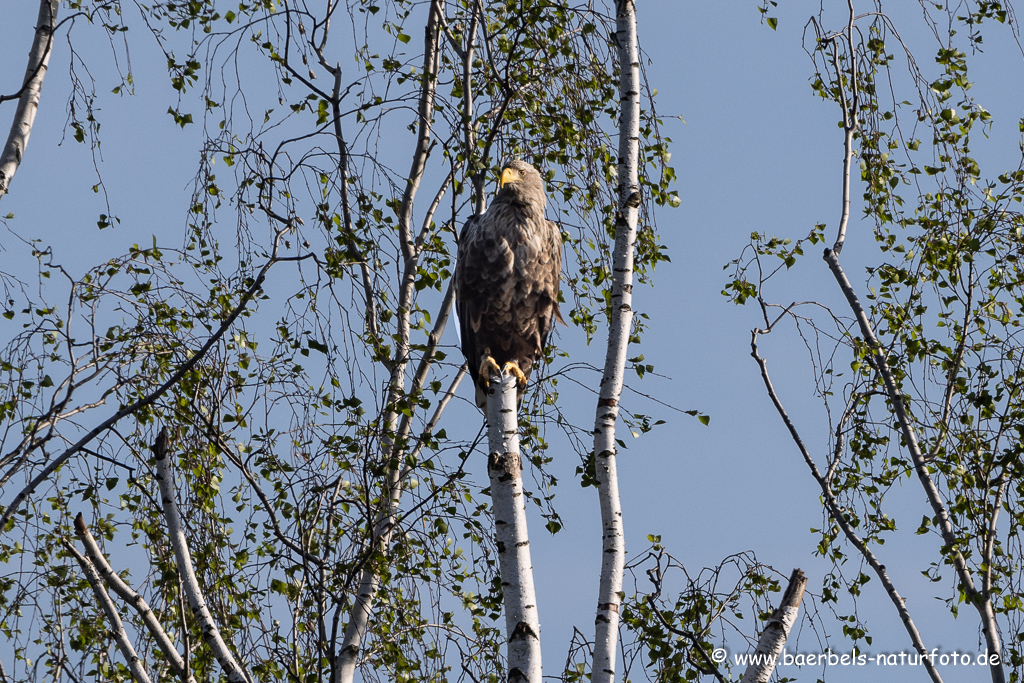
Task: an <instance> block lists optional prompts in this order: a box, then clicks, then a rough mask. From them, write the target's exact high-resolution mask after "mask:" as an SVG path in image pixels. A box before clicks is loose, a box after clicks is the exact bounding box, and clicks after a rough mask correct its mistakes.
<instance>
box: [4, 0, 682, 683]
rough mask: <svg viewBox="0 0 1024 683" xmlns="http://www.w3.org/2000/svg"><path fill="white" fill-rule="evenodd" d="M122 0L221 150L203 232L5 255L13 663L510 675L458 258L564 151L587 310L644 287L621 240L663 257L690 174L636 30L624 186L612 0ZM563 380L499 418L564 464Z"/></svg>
mask: <svg viewBox="0 0 1024 683" xmlns="http://www.w3.org/2000/svg"><path fill="white" fill-rule="evenodd" d="M104 7H106V8H107V9H108V10H110V11H111V15H110V16H106V15H105V17H106V18H107V19H110V21H109V23H106V24H105V25H104V27H105V29H106V30H108V31H110V32H111V33H116V34H118V35H120V34H124V35H128V36H133V35H136V34H139V33H143V32H146V33H148V34H149V36H148V37H146V39H145V41H142V40H138V41H136V42H134V43H133V50H134V52H133V59H135V60H138V59H140V58H141V57H140V54H141V53H140V52H139V50H140V49H142V50H145V49H155V50H157V51H158V53H159V59H160V60H161V61H162V62H163V63H165V64H166V65H167V69H168V75H169V86H170V87H169V88H168V90H167V95H166V96H167V97H168V99H169V101H170V104H169V107H168V115H169V117H170V118H171V120H172V121H173V122H174V123H175V124H177V125H178V126H179V127H180V128H181V129H183V131H184V133H183V134H185V133H191V132H192V131H193V130H194V129H196V128H200V129H201V130H202V135H201V138H202V144H201V149H199V150H198V152H199V165H198V170H197V172H196V173H195V176H194V178H193V180H192V198H191V201H190V202H189V205H188V207H187V217H186V219H185V222H184V225H183V230H182V231H181V232H180V233H177V234H173V233H172V234H159V235H154V236H153V238H152V239H151V240H150V241H149V243H146V242H143V244H142V245H141V246H140V244H132V245H131V246H130V247H128V248H127V250H126V253H124V254H121V255H112V256H110V257H109V258H104V259H103V261H102V262H101V263H95V264H82V263H79V262H76V261H74V260H73V259H72V260H71V261H67V260H65V259H66V258H67V256H66V255H64V252H62V251H61V249H60V248H59V245H56V247H57V248H51V247H49V246H48V245H40V244H37V243H34V242H32V241H31V240H30V239H27V238H28V237H30V234H31V227H29V228H28V229H27V231H28V234H27V235H26V241H25V244H26V250H28V251H29V253H30V254H31V255H32V256H33V257H35V258H34V259H33V260H31V261H29V262H33V263H37V264H38V273H36V276H37V277H38V280H39V282H40V283H41V284H40V286H38V287H27V286H21V285H23V284H24V283H25V282H27V281H28V279H29V278H28V277H26V276H25V275H24V273H23V272H17V273H16V274H14V275H10V276H9V277H8V278H7V279H5V281H4V282H5V285H7V291H8V293H9V294H10V296H9V297H8V298H7V299H6V301H7V303H6V305H5V308H4V317H5V318H7V319H8V320H10V321H11V327H9V328H7V329H11V330H15V329H18V330H20V331H19V332H17V333H11V335H10V337H9V338H8V339H7V340H6V343H7V345H6V347H5V350H4V352H3V359H4V360H3V364H2V368H0V370H2V373H3V376H2V379H0V389H2V391H3V397H4V398H3V401H2V402H0V419H2V424H3V428H2V429H3V431H2V434H3V437H2V438H3V447H2V449H0V453H2V460H0V464H2V473H0V476H2V478H0V483H2V485H3V491H4V494H3V498H4V500H3V507H2V509H0V529H2V530H3V531H2V534H3V535H2V538H0V561H2V562H4V563H5V565H6V566H11V567H18V570H17V571H16V572H14V573H13V574H11V575H10V576H9V577H7V578H4V579H3V582H2V584H0V610H3V613H4V614H5V615H7V617H5V619H6V621H5V622H4V623H5V629H6V631H5V633H4V635H5V638H6V639H7V643H8V644H9V648H10V650H9V651H10V652H11V655H10V659H7V662H6V663H5V670H4V673H3V677H4V678H10V679H11V680H17V681H22V680H36V679H39V678H53V679H62V680H63V679H67V680H72V681H73V680H80V679H82V678H87V677H90V676H101V677H103V678H105V679H114V680H122V679H123V680H127V679H129V678H133V679H135V680H145V678H146V677H148V678H149V679H150V680H158V679H159V678H161V677H167V676H171V677H174V678H178V679H180V680H182V681H183V683H186V682H188V681H193V680H194V681H203V680H210V679H213V678H217V677H220V676H222V675H223V676H226V677H227V678H228V679H229V680H241V681H255V680H265V679H270V678H286V677H287V678H294V679H307V680H325V679H329V680H331V681H351V680H353V679H354V678H355V676H357V675H358V676H359V677H361V679H362V680H367V681H368V680H377V679H387V680H431V679H438V680H439V679H441V678H446V677H454V678H458V679H460V680H461V679H474V680H483V679H493V678H505V677H507V676H511V673H512V672H511V667H512V666H513V659H512V658H511V657H510V658H509V659H508V660H506V658H505V656H504V655H503V652H502V646H503V644H504V643H505V642H506V641H508V642H512V641H513V640H514V638H513V637H512V636H513V634H510V633H507V632H505V630H504V629H502V628H500V627H499V626H498V625H497V624H498V620H499V617H500V615H501V613H502V610H503V609H505V610H509V609H510V607H509V605H510V602H509V596H508V595H504V594H503V587H502V584H501V582H500V581H499V580H498V562H497V553H495V552H494V549H495V547H494V543H495V542H494V536H493V534H494V531H493V522H494V519H493V517H494V516H495V515H497V514H498V511H497V510H494V511H493V512H492V510H491V508H490V507H489V506H488V505H487V504H486V502H485V501H484V500H481V499H480V492H481V489H482V488H484V487H485V485H482V484H481V483H479V482H476V481H474V478H473V476H472V474H471V470H472V469H473V466H472V459H473V458H477V459H479V460H480V462H483V461H484V460H486V455H485V454H484V453H483V452H482V449H480V448H479V442H480V438H481V434H480V431H479V430H478V429H476V428H474V427H472V426H471V427H469V428H466V425H472V424H473V423H475V424H476V425H478V426H482V424H483V417H482V416H480V415H479V413H478V412H477V411H476V410H475V409H474V408H473V407H472V405H471V404H469V403H468V402H467V401H465V400H464V399H462V398H460V392H459V386H460V384H461V380H462V378H463V377H464V376H465V370H464V368H463V367H462V363H461V358H460V357H459V356H458V352H457V351H456V350H455V347H456V340H455V339H454V337H453V335H452V333H451V332H450V331H449V332H448V334H447V335H446V334H445V331H446V329H448V327H449V325H448V323H449V318H450V314H451V309H452V288H451V272H452V263H451V259H452V254H453V253H454V251H453V249H454V247H455V239H456V235H457V232H458V228H459V227H460V226H461V224H462V222H463V221H464V220H465V219H466V218H467V217H468V216H469V215H470V214H471V213H472V212H474V211H479V210H480V208H481V207H482V205H483V204H484V203H485V200H486V193H487V192H489V191H490V189H489V188H490V183H491V182H492V179H493V177H494V176H493V172H494V171H495V170H496V169H497V168H499V167H500V162H501V160H502V159H505V158H508V157H510V156H523V157H525V158H526V159H527V160H528V161H530V162H531V163H533V164H534V165H536V166H537V167H539V168H543V169H545V179H546V182H547V184H548V188H549V191H550V194H551V200H552V205H553V207H554V210H555V211H556V213H557V215H558V216H559V217H560V220H561V224H562V229H563V239H564V240H565V242H566V244H567V245H568V246H569V247H570V249H568V250H567V253H570V254H571V255H572V256H571V258H570V264H569V266H568V267H567V268H565V270H564V272H566V273H567V278H566V282H565V285H564V293H565V295H566V298H567V302H566V305H567V307H568V308H570V309H571V311H570V319H571V321H572V322H573V323H574V325H575V329H576V330H579V333H580V334H582V335H583V336H586V337H591V336H595V335H597V334H598V332H599V330H601V329H602V328H603V326H604V325H605V323H606V322H607V321H608V319H609V316H614V315H618V313H617V312H616V310H619V311H621V308H622V307H621V305H619V306H618V307H616V306H613V307H611V308H610V309H609V308H608V307H606V297H605V288H606V287H607V286H608V283H609V282H611V280H612V277H611V274H612V272H613V270H614V269H615V268H616V266H615V265H614V264H615V263H618V262H619V261H620V260H621V259H623V258H627V257H628V256H632V257H633V258H634V259H635V264H634V266H633V268H634V270H635V271H636V273H637V275H638V277H639V279H640V281H642V280H643V279H644V278H646V277H648V276H649V275H650V273H651V270H652V269H653V267H654V265H655V264H656V263H658V262H659V261H661V260H664V259H665V256H664V254H663V252H662V249H661V247H660V244H659V243H658V240H657V237H656V235H655V232H654V227H653V220H652V217H651V214H650V207H651V206H652V205H654V204H659V203H660V204H664V203H669V202H673V203H675V202H676V200H675V199H674V195H672V193H671V190H670V183H671V180H672V177H673V175H672V172H671V169H670V168H668V167H666V166H665V165H664V163H665V160H666V159H667V155H665V154H664V151H665V145H666V141H664V140H661V139H660V138H659V136H658V129H657V122H656V120H655V119H654V118H653V117H654V114H653V112H652V110H651V109H649V108H648V109H647V110H646V112H644V113H640V112H639V111H638V110H637V107H636V105H637V103H638V102H639V99H640V97H641V95H642V94H643V92H644V91H643V89H642V88H641V87H640V85H639V84H638V81H637V80H636V76H635V70H636V69H635V65H636V62H637V59H636V55H635V44H636V41H635V28H633V29H632V36H633V38H632V39H631V40H632V44H633V45H634V48H633V52H634V54H633V56H631V57H630V62H629V65H630V72H631V74H632V78H633V80H632V81H631V85H629V86H628V87H629V89H630V92H631V93H632V95H631V96H632V97H633V99H634V102H633V104H632V107H633V108H632V110H631V112H632V113H630V114H629V115H628V116H627V117H624V119H623V120H628V122H629V125H630V131H631V132H630V136H631V138H632V141H631V144H633V145H634V146H636V145H639V151H638V153H635V154H634V155H633V157H632V160H631V161H630V162H629V164H631V166H632V170H631V171H628V172H627V171H626V167H625V166H623V169H622V171H620V175H619V177H621V178H625V177H627V176H628V177H630V178H632V180H631V183H630V189H631V194H630V195H629V196H628V197H627V199H626V200H625V202H624V203H623V201H624V200H622V199H621V198H620V197H619V194H620V193H619V190H618V188H617V187H616V181H615V177H616V173H615V171H614V169H615V166H616V155H615V152H614V151H613V150H614V148H615V145H614V143H613V137H612V136H613V135H615V134H616V133H617V131H618V125H619V121H618V114H619V109H618V104H617V88H616V85H618V84H619V83H618V81H619V77H618V71H617V69H616V67H615V64H616V63H617V61H616V60H617V59H618V50H619V44H618V43H616V42H615V38H614V36H615V35H616V33H617V32H619V31H618V29H616V27H615V19H614V17H613V16H612V15H611V14H610V13H609V12H608V11H607V8H605V7H603V6H600V5H597V4H581V5H579V6H576V7H571V8H569V7H564V6H560V5H559V6H555V5H550V4H547V3H540V2H526V3H521V2H509V3H493V2H488V3H481V2H461V1H455V2H453V1H449V0H431V1H430V2H425V3H413V2H407V1H405V0H390V1H388V2H376V3H374V2H370V1H369V0H354V1H353V2H350V3H347V4H338V3H334V2H327V3H325V4H324V5H320V6H317V7H315V8H314V7H312V6H310V5H309V4H307V3H301V2H299V3H293V2H275V1H273V0H260V1H258V2H243V3H230V4H226V3H219V2H213V1H210V0H207V1H204V2H189V3H184V4H182V3H153V4H150V5H146V6H142V5H139V6H136V7H135V8H134V9H133V12H138V13H139V14H137V15H135V16H141V23H139V24H137V25H136V24H134V23H133V22H134V21H135V20H134V19H132V18H131V17H130V16H129V15H128V12H122V11H121V10H122V9H123V8H121V6H120V5H119V4H116V3H104ZM624 7H627V6H625V5H624ZM628 7H631V5H629V6H628ZM124 9H126V8H124ZM624 35H625V34H624ZM353 38H354V39H353ZM143 42H144V47H143V46H142V44H143ZM620 42H621V39H620ZM88 56H89V55H84V56H83V55H78V56H77V58H83V57H88ZM73 59H74V58H73ZM39 71H40V72H41V71H42V69H40V70H39ZM114 71H115V75H114V76H113V78H114V81H115V83H122V82H129V83H130V82H134V78H133V76H132V74H131V73H129V74H127V77H123V76H122V75H121V74H118V73H116V69H115V70H114ZM115 89H116V88H115ZM97 97H99V96H98V95H97ZM70 125H71V126H72V129H73V131H74V133H75V135H74V136H73V137H75V138H76V139H78V140H79V141H84V142H88V135H84V134H83V135H79V134H78V133H79V132H81V131H82V130H84V129H81V128H79V127H77V126H80V125H81V123H80V122H79V121H78V120H77V119H76V118H72V120H71V122H70ZM88 132H89V135H92V134H94V133H98V126H97V127H94V128H89V129H88ZM396 169H400V170H396ZM640 196H642V197H643V202H642V203H641V202H639V197H640ZM634 197H635V198H634ZM637 204H639V206H637ZM621 210H625V211H626V212H627V213H629V214H630V216H631V218H630V219H629V220H630V221H631V224H632V225H633V226H634V227H633V228H632V230H633V231H634V232H633V236H628V237H627V238H625V239H627V241H625V242H623V244H625V247H624V248H626V249H627V250H628V252H630V253H629V254H627V255H623V254H622V253H621V249H620V253H619V254H618V255H616V256H615V257H614V259H613V254H612V252H613V246H612V244H613V238H616V239H623V238H622V237H621V235H620V234H618V233H621V232H622V231H620V230H619V229H618V228H617V223H618V220H619V218H618V214H619V213H620V212H621ZM638 213H639V220H638V218H637V215H638ZM111 215H113V213H111ZM104 220H105V219H101V226H100V227H106V225H112V224H115V223H116V222H115V221H113V220H112V219H111V220H109V221H106V225H104V224H103V222H104ZM12 229H13V230H15V234H17V232H16V231H17V228H16V227H15V228H12ZM634 250H635V253H633V252H634ZM23 253H24V252H22V255H23ZM6 270H7V269H5V271H6ZM5 277H6V276H5ZM616 296H617V295H616ZM626 303H627V304H628V302H626ZM19 326H20V327H19ZM615 329H616V331H617V333H618V334H619V335H620V336H621V334H622V331H623V330H626V331H628V332H629V333H630V334H633V335H636V334H638V330H637V329H636V328H633V329H630V326H629V322H628V318H627V319H626V323H625V326H623V324H622V323H621V322H619V323H616V324H615ZM616 358H617V360H616V361H615V362H616V363H618V364H619V365H620V367H619V368H618V370H617V371H616V370H610V372H612V373H613V374H615V373H616V372H617V374H618V376H619V377H621V374H622V369H621V364H622V363H624V362H625V361H624V355H623V353H622V352H621V351H617V355H616ZM551 361H552V363H555V362H557V360H556V356H555V355H554V353H553V352H552V355H551ZM557 377H558V372H557V368H556V369H555V371H552V372H550V373H543V374H542V375H541V377H540V379H539V381H538V383H537V386H535V387H531V392H530V395H529V397H528V398H527V400H526V401H525V402H524V406H525V410H524V414H523V423H522V424H521V425H518V426H517V428H516V430H512V431H511V432H509V430H506V433H513V434H515V435H517V436H518V437H519V439H520V448H521V462H523V463H524V465H526V466H529V467H532V468H536V471H537V473H538V475H537V476H538V478H539V480H540V482H541V484H542V486H545V485H546V483H545V482H546V481H547V480H546V479H545V474H544V464H545V462H546V461H547V459H548V458H549V457H550V456H549V455H548V451H547V449H548V447H549V441H548V439H547V438H546V437H545V429H546V425H547V424H556V423H558V422H559V421H560V420H561V416H560V414H559V403H558V400H557V389H556V382H557ZM619 381H621V380H619ZM452 411H456V412H457V413H458V414H459V418H458V419H452V418H449V417H448V415H449V414H450V413H451V412H452ZM467 414H469V415H470V416H471V419H466V415H467ZM626 417H629V416H626ZM611 419H612V420H613V421H614V416H612V417H611ZM609 433H611V432H609ZM611 438H614V436H613V433H612V437H611ZM602 454H603V451H602ZM583 455H584V456H585V455H586V454H585V453H584V454H583ZM605 457H606V456H605V455H602V458H605ZM542 513H543V514H545V516H546V517H547V519H548V525H547V526H548V528H549V529H550V530H557V528H558V526H559V524H558V516H557V513H556V512H555V510H554V509H553V508H551V507H550V504H548V503H545V505H544V507H543V508H542ZM613 599H614V598H610V599H609V602H611V601H613ZM454 605H460V606H461V609H453V606H454ZM602 609H604V610H605V611H607V609H608V608H602ZM18 615H20V616H18ZM271 615H272V616H271ZM610 633H612V634H614V628H612V630H611V631H610ZM606 640H607V639H606ZM111 643H116V644H117V646H118V649H116V650H115V649H112V648H111V647H110V645H111ZM614 656H615V654H614V650H613V651H612V653H611V657H612V658H613V659H614ZM5 657H7V655H5ZM539 667H540V662H539V659H538V660H537V661H536V666H535V668H534V669H532V670H531V672H530V673H528V677H529V678H530V680H535V679H536V678H537V677H538V676H539ZM357 672H358V674H357ZM453 672H454V673H453Z"/></svg>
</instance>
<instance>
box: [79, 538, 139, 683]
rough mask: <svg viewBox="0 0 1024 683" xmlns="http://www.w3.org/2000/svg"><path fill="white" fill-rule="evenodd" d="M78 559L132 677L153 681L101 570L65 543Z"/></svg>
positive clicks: (137, 682) (136, 679) (137, 681)
mask: <svg viewBox="0 0 1024 683" xmlns="http://www.w3.org/2000/svg"><path fill="white" fill-rule="evenodd" d="M64 547H65V548H67V550H68V552H70V553H71V554H72V555H73V556H74V557H75V559H76V560H78V564H79V566H81V567H82V571H83V572H85V578H86V579H87V580H88V581H89V586H91V587H92V591H93V593H94V594H95V595H96V600H97V602H99V603H100V607H101V608H103V613H104V614H106V615H107V622H108V627H109V628H110V633H111V635H112V636H113V637H114V642H115V643H117V649H119V650H120V651H121V655H122V656H123V657H124V658H125V660H126V661H127V662H128V668H129V670H131V672H132V678H134V679H135V681H136V683H152V681H151V680H150V678H149V674H147V673H146V669H145V667H144V666H142V660H141V659H139V655H138V654H136V652H135V648H134V647H133V646H132V643H131V641H130V640H128V633H127V632H126V631H125V630H124V624H123V623H122V622H121V615H120V614H118V613H117V606H116V605H114V601H113V600H111V599H110V594H109V593H107V589H106V588H105V587H104V586H103V580H102V579H100V575H99V572H98V571H96V567H95V566H93V564H92V562H90V561H89V559H88V558H87V557H86V556H85V555H83V554H82V553H80V552H79V551H78V548H76V547H74V546H73V545H71V544H70V543H66V544H65V545H64Z"/></svg>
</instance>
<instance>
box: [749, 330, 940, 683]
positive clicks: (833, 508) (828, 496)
mask: <svg viewBox="0 0 1024 683" xmlns="http://www.w3.org/2000/svg"><path fill="white" fill-rule="evenodd" d="M758 333H759V331H758V330H753V331H752V332H751V333H750V355H751V357H752V358H753V359H754V360H755V361H756V362H757V365H758V367H759V368H760V369H761V379H762V380H763V381H764V386H765V389H766V390H767V391H768V397H769V398H770V399H771V400H772V404H773V405H774V406H775V410H776V411H778V413H779V417H781V418H782V422H783V423H784V424H785V425H786V429H788V430H789V435H790V436H791V437H792V439H793V442H794V443H795V444H796V447H797V449H799V451H800V454H801V455H802V456H803V458H804V462H805V463H806V464H807V467H808V468H809V469H810V470H811V476H812V477H814V480H815V481H816V482H818V487H819V488H820V489H821V495H822V500H823V501H824V502H825V508H826V509H827V510H828V514H829V517H830V518H831V519H832V520H833V521H835V523H836V524H838V525H839V528H840V529H842V531H843V535H845V536H846V538H847V540H848V541H850V543H851V544H853V547H855V548H856V549H857V552H859V553H860V554H861V556H862V557H863V558H864V560H865V561H866V562H867V563H868V565H869V566H870V567H871V569H873V570H874V572H875V575H876V576H877V577H878V579H879V581H881V582H882V587H883V588H884V589H885V592H886V593H887V594H888V595H889V600H891V601H892V604H893V605H894V606H895V607H896V611H897V612H898V613H899V615H900V619H902V620H903V627H904V628H905V629H906V631H907V634H908V635H909V636H910V642H911V643H913V645H914V649H915V650H917V652H918V654H920V655H922V658H921V660H922V662H923V663H924V666H925V669H927V671H928V675H929V676H930V677H931V679H932V682H933V683H942V677H941V676H940V675H939V672H938V670H937V669H936V668H935V664H934V662H932V660H931V658H930V657H928V656H926V655H927V654H928V648H927V647H925V645H924V641H922V640H921V634H920V633H919V632H918V630H917V626H916V625H915V624H914V620H913V618H912V617H911V616H910V611H909V610H907V605H906V600H905V599H904V598H903V597H901V596H900V594H899V592H898V591H897V590H896V586H894V585H893V583H892V580H891V579H890V578H889V574H888V573H886V571H885V565H883V564H882V563H881V562H879V561H878V558H877V557H875V554H874V553H873V552H872V551H871V549H870V548H868V546H867V544H866V543H865V542H864V541H863V539H861V537H860V536H858V535H857V533H856V532H855V531H854V530H853V527H852V526H850V521H849V520H848V519H847V518H846V514H845V513H844V512H843V509H842V507H841V506H840V505H839V502H838V501H837V500H836V499H835V496H834V495H833V494H832V487H831V486H829V483H828V481H826V479H825V477H823V476H822V475H821V472H820V471H819V470H818V466H817V465H816V464H815V462H814V459H813V458H811V454H810V453H809V452H808V450H807V447H806V446H805V445H804V441H803V439H802V438H800V433H799V432H798V431H797V430H796V425H794V424H793V421H792V420H790V419H789V414H788V413H787V412H786V409H785V407H783V405H782V401H781V400H780V399H779V396H778V394H777V393H775V387H774V386H773V385H772V380H771V377H769V375H768V364H767V363H766V362H765V360H764V358H762V357H761V354H760V352H759V351H758V348H757V337H758Z"/></svg>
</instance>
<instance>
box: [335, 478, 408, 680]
mask: <svg viewBox="0 0 1024 683" xmlns="http://www.w3.org/2000/svg"><path fill="white" fill-rule="evenodd" d="M403 483H404V482H403V480H402V478H401V477H400V476H399V471H398V470H397V469H396V470H393V471H392V478H391V482H390V485H389V488H388V490H389V491H390V497H389V499H388V507H387V512H386V514H384V515H383V516H382V517H381V518H380V519H379V520H378V521H377V524H376V525H375V527H374V530H373V538H374V546H373V549H372V551H371V554H370V556H369V558H368V559H367V565H366V568H365V569H364V570H363V572H362V574H361V575H360V577H359V588H358V589H357V591H356V597H355V604H354V605H353V607H352V612H351V614H350V615H349V620H348V625H347V626H346V627H345V637H344V640H343V641H342V645H341V650H340V652H339V653H338V661H337V664H336V666H335V668H334V681H335V683H352V680H353V679H354V678H355V675H356V665H357V664H358V663H359V652H360V651H361V650H362V647H363V637H364V636H365V635H366V629H367V627H368V626H369V623H370V614H371V613H372V611H373V601H374V598H375V597H376V596H377V588H378V586H379V584H380V572H379V571H378V569H377V567H376V566H375V565H374V559H373V558H374V556H375V555H377V554H378V553H380V554H386V553H387V550H388V548H389V547H390V546H391V536H392V535H393V534H394V531H395V523H396V521H397V519H398V509H399V504H400V503H401V500H402V492H403V491H404V486H403Z"/></svg>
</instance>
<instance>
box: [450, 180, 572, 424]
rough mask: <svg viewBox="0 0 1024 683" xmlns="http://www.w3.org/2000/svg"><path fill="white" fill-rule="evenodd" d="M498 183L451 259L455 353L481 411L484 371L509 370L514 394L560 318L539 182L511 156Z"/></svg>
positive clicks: (552, 244)
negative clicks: (457, 336)
mask: <svg viewBox="0 0 1024 683" xmlns="http://www.w3.org/2000/svg"><path fill="white" fill-rule="evenodd" d="M499 185H500V189H499V190H498V194H497V195H496V196H495V197H494V201H493V202H492V203H491V206H490V207H489V208H488V209H487V211H485V212H484V213H483V214H480V215H477V216H473V217H471V218H470V219H469V220H468V221H466V224H465V226H463V228H462V232H461V234H460V235H459V245H458V257H457V260H456V264H455V301H456V311H457V312H458V314H459V326H460V332H461V336H462V352H463V353H464V354H465V356H466V360H467V361H469V373H470V375H471V376H472V377H473V383H474V385H475V386H476V403H477V405H478V406H480V408H481V409H483V410H486V407H487V387H488V384H489V377H490V373H491V372H492V371H498V372H504V373H511V374H512V375H514V376H515V377H516V380H517V394H516V398H517V401H520V402H521V401H522V397H523V390H524V389H525V388H526V384H527V382H528V381H529V379H530V371H531V370H532V369H533V364H534V362H535V361H536V360H537V359H538V358H540V357H541V356H542V355H543V354H544V346H545V345H546V344H547V341H548V335H550V334H551V328H552V327H553V326H554V324H555V321H556V320H557V321H558V322H561V323H562V324H563V325H564V324H565V321H564V320H563V319H562V314H561V312H560V311H559V310H558V286H559V282H560V279H561V276H562V232H561V230H559V229H558V226H556V225H555V224H554V223H552V222H551V221H549V220H547V219H546V218H544V208H545V206H546V205H547V195H546V194H545V193H544V181H543V180H542V179H541V176H540V173H538V172H537V169H535V168H534V167H533V166H531V165H530V164H528V163H526V162H525V161H519V160H515V161H511V162H509V163H508V164H507V165H506V166H505V167H504V168H503V169H502V171H501V180H500V183H499Z"/></svg>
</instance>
